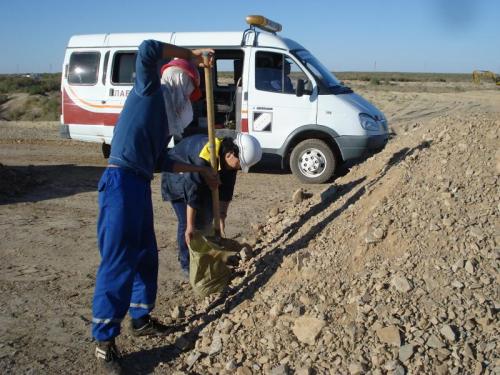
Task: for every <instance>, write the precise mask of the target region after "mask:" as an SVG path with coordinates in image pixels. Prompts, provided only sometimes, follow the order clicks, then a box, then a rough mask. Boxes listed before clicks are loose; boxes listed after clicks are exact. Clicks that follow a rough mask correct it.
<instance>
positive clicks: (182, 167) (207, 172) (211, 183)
mask: <svg viewBox="0 0 500 375" xmlns="http://www.w3.org/2000/svg"><path fill="white" fill-rule="evenodd" d="M170 172H174V173H179V172H195V173H199V174H200V175H201V176H202V177H203V179H204V180H205V183H206V184H207V185H208V187H209V188H210V189H211V190H213V189H215V188H216V187H217V186H219V175H218V174H217V172H216V171H214V170H213V169H212V168H211V167H206V166H200V165H195V164H185V163H181V162H178V161H176V162H174V163H173V166H172V170H171V171H170Z"/></svg>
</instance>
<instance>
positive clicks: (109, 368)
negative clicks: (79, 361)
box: [95, 339, 123, 375]
mask: <svg viewBox="0 0 500 375" xmlns="http://www.w3.org/2000/svg"><path fill="white" fill-rule="evenodd" d="M95 356H96V357H97V362H98V365H99V370H100V372H101V373H102V374H109V375H121V374H123V368H122V366H121V363H120V358H121V356H120V352H119V351H118V349H117V348H116V345H115V340H114V339H112V340H110V341H98V342H97V346H96V348H95Z"/></svg>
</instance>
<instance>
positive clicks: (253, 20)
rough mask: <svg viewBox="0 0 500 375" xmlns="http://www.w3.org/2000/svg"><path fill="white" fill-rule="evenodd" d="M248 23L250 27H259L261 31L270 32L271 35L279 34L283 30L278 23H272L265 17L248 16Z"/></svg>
mask: <svg viewBox="0 0 500 375" xmlns="http://www.w3.org/2000/svg"><path fill="white" fill-rule="evenodd" d="M246 21H247V23H248V24H249V25H250V26H253V27H258V28H259V29H262V30H265V31H269V32H271V33H277V32H280V31H281V30H282V29H283V28H282V27H281V24H279V23H278V22H274V21H271V20H270V19H268V18H266V17H264V16H259V15H252V16H247V18H246Z"/></svg>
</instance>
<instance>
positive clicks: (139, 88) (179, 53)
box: [92, 40, 218, 374]
mask: <svg viewBox="0 0 500 375" xmlns="http://www.w3.org/2000/svg"><path fill="white" fill-rule="evenodd" d="M203 52H207V53H208V52H211V51H208V50H206V51H203V50H193V51H191V50H189V49H185V48H181V47H178V46H175V45H172V44H166V43H162V42H158V41H154V40H146V41H144V42H142V44H141V45H140V46H139V50H138V52H137V60H136V78H135V83H134V88H133V89H132V91H131V92H130V94H129V96H128V98H127V101H126V102H125V105H124V107H123V110H122V112H121V115H120V118H119V120H118V122H117V124H116V127H115V131H114V135H113V141H112V147H111V155H110V157H109V162H108V163H109V164H108V168H106V170H105V171H104V173H103V175H102V177H101V180H100V181H99V185H98V190H99V218H98V223H97V237H98V244H99V250H100V253H101V264H100V266H99V269H98V271H97V277H96V285H95V293H94V301H93V306H92V315H93V316H92V323H93V324H92V336H93V337H94V339H95V340H96V342H97V347H96V351H95V354H96V356H97V358H98V362H99V366H100V368H101V370H102V371H103V372H106V373H112V374H119V373H121V372H122V368H121V364H120V355H119V352H118V350H117V348H116V345H115V337H116V336H118V335H119V334H120V323H121V321H122V320H123V318H124V317H125V315H126V313H127V311H128V312H129V314H130V316H131V318H132V320H131V325H130V330H131V333H132V334H133V335H135V336H144V335H148V336H150V335H162V334H165V333H166V327H165V326H164V325H162V324H160V323H159V322H157V321H156V320H154V319H153V318H151V316H150V312H151V310H152V309H153V307H154V305H155V300H156V291H157V276H158V249H157V246H156V238H155V233H154V227H153V207H152V201H151V179H152V178H153V172H154V171H155V170H158V169H159V170H162V171H166V172H198V173H201V175H202V176H203V177H204V179H205V180H206V182H207V183H208V185H209V186H211V188H214V187H215V186H217V184H218V180H217V173H216V172H214V171H213V170H212V169H211V168H210V167H207V166H196V165H190V164H184V163H182V162H177V161H173V160H171V159H169V157H168V155H167V152H166V151H167V144H168V142H169V141H170V138H171V137H170V135H169V132H168V121H167V113H166V110H165V100H164V96H163V94H162V88H161V84H160V75H159V71H158V63H159V62H160V61H161V60H163V59H166V58H172V57H178V58H182V59H186V60H190V61H192V62H193V63H195V64H196V65H198V66H203V58H202V53H203ZM212 63H213V59H212V58H211V59H210V64H212Z"/></svg>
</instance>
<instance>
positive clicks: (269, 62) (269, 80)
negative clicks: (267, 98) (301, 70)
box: [255, 53, 294, 93]
mask: <svg viewBox="0 0 500 375" xmlns="http://www.w3.org/2000/svg"><path fill="white" fill-rule="evenodd" d="M290 69H291V68H290V63H289V62H288V61H284V58H283V55H281V54H274V53H273V54H270V53H260V54H258V55H257V60H256V69H255V87H256V88H257V89H258V90H263V91H272V92H284V93H293V92H294V88H293V84H292V81H291V79H290V77H289V74H290Z"/></svg>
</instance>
